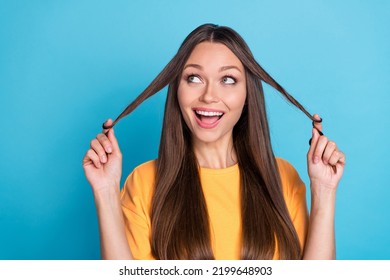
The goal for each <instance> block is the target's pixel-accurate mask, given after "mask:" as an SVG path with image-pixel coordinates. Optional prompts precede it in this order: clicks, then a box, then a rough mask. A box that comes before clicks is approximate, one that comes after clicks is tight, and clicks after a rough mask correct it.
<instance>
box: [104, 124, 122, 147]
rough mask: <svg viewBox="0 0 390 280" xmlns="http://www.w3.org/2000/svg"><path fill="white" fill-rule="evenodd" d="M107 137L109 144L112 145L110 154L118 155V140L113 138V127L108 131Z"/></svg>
mask: <svg viewBox="0 0 390 280" xmlns="http://www.w3.org/2000/svg"><path fill="white" fill-rule="evenodd" d="M107 137H108V139H109V140H110V142H111V144H112V152H113V153H115V152H119V153H120V148H119V143H118V140H117V139H116V137H115V133H114V128H113V127H112V128H110V129H109V130H108V132H107Z"/></svg>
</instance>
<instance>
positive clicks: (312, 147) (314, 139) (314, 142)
mask: <svg viewBox="0 0 390 280" xmlns="http://www.w3.org/2000/svg"><path fill="white" fill-rule="evenodd" d="M311 135H312V136H311V139H310V149H309V151H308V153H307V157H308V159H309V160H312V158H313V155H314V150H315V148H316V146H317V142H318V138H319V137H320V135H319V133H318V131H317V130H316V129H315V128H312V130H311Z"/></svg>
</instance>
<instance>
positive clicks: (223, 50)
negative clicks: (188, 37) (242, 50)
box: [186, 42, 244, 71]
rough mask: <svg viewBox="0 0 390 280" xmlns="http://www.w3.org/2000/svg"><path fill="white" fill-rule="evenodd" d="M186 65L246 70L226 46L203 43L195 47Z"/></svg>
mask: <svg viewBox="0 0 390 280" xmlns="http://www.w3.org/2000/svg"><path fill="white" fill-rule="evenodd" d="M186 64H199V65H201V66H202V67H207V66H213V65H214V66H217V67H221V66H236V67H238V68H239V69H240V70H242V71H243V70H244V66H243V65H242V63H241V61H240V59H239V58H238V57H237V56H236V55H235V54H234V53H233V52H232V51H231V50H230V49H229V48H228V47H226V46H225V45H224V44H222V43H213V42H202V43H199V44H198V45H196V46H195V48H194V49H193V51H192V52H191V54H190V56H189V58H188V60H187V63H186Z"/></svg>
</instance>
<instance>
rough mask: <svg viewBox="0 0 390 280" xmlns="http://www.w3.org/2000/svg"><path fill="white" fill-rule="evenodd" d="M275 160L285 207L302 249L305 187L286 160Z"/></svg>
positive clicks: (305, 230)
mask: <svg viewBox="0 0 390 280" xmlns="http://www.w3.org/2000/svg"><path fill="white" fill-rule="evenodd" d="M277 162H278V167H279V172H280V177H281V180H282V186H283V193H284V197H285V201H286V205H287V209H288V211H289V213H290V217H291V220H292V222H293V224H294V227H295V230H296V231H297V234H298V238H299V241H300V244H301V248H302V250H303V248H304V244H305V241H306V234H307V228H308V224H309V216H308V210H307V203H306V187H305V184H304V183H303V181H302V180H301V178H300V177H299V175H298V172H297V171H296V170H295V168H294V167H293V166H292V165H291V164H290V163H289V162H288V161H286V160H284V159H280V158H278V159H277Z"/></svg>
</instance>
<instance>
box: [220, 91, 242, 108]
mask: <svg viewBox="0 0 390 280" xmlns="http://www.w3.org/2000/svg"><path fill="white" fill-rule="evenodd" d="M225 100H226V105H227V106H228V107H229V108H230V110H242V108H243V107H244V105H245V101H246V89H243V90H239V91H235V92H232V93H231V94H229V96H227V97H226V99H225Z"/></svg>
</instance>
